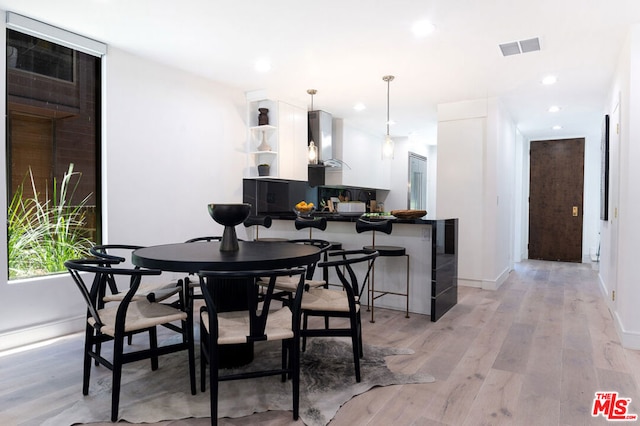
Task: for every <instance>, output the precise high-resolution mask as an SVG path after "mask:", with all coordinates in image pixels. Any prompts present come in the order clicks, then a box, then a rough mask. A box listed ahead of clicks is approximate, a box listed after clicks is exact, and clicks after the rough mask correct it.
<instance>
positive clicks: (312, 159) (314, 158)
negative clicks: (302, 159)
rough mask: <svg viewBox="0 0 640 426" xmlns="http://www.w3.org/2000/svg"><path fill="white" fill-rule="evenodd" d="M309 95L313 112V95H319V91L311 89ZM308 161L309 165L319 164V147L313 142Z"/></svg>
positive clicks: (310, 145)
mask: <svg viewBox="0 0 640 426" xmlns="http://www.w3.org/2000/svg"><path fill="white" fill-rule="evenodd" d="M307 93H308V94H310V95H311V109H310V110H309V111H313V95H315V94H316V93H318V91H317V90H316V89H309V90H307ZM307 159H308V161H309V164H318V147H317V146H316V144H315V142H313V141H309V147H308V151H307Z"/></svg>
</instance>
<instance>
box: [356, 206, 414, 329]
mask: <svg viewBox="0 0 640 426" xmlns="http://www.w3.org/2000/svg"><path fill="white" fill-rule="evenodd" d="M392 225H393V224H392V222H390V221H388V220H381V221H375V222H370V221H367V220H364V219H362V218H360V219H358V221H357V222H356V232H357V233H358V234H360V233H362V232H369V231H371V232H372V241H371V245H370V246H364V247H363V248H364V249H366V250H376V251H377V252H378V253H379V255H380V257H400V256H405V257H406V258H407V290H406V293H400V292H395V291H387V290H376V289H375V265H374V266H373V268H372V269H371V280H369V282H370V288H369V289H368V290H367V293H368V294H369V300H370V301H369V305H370V307H371V322H375V319H374V309H375V307H374V305H375V304H374V301H375V299H377V298H379V297H382V296H386V295H387V294H394V295H397V296H404V297H405V298H406V299H407V308H406V315H405V318H409V255H408V254H407V249H406V248H405V247H401V246H387V245H376V231H377V232H384V233H385V234H387V235H389V234H391V229H392Z"/></svg>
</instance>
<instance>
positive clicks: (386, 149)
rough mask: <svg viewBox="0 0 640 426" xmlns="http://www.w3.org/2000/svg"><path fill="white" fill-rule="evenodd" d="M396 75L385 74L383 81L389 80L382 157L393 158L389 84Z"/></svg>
mask: <svg viewBox="0 0 640 426" xmlns="http://www.w3.org/2000/svg"><path fill="white" fill-rule="evenodd" d="M394 78H395V77H394V76H392V75H385V76H383V77H382V80H383V81H386V82H387V135H386V136H385V138H384V142H383V143H382V159H383V160H385V159H393V151H394V147H393V139H391V136H389V86H390V83H391V82H392V81H393V79H394Z"/></svg>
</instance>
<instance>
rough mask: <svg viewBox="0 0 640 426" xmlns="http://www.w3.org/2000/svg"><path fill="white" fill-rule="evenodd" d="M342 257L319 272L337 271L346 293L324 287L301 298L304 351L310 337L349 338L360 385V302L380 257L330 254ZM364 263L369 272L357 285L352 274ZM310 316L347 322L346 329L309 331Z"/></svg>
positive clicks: (324, 264)
mask: <svg viewBox="0 0 640 426" xmlns="http://www.w3.org/2000/svg"><path fill="white" fill-rule="evenodd" d="M333 256H340V259H338V260H330V261H328V262H321V263H318V267H319V268H325V267H326V268H331V267H334V268H335V271H336V274H337V275H338V278H339V280H340V282H341V283H342V288H343V290H333V289H327V288H324V287H316V288H311V289H309V290H308V291H305V292H304V294H303V297H302V304H301V309H302V329H301V330H300V335H301V336H302V351H304V350H305V348H306V339H307V337H329V336H335V337H340V336H346V337H351V342H352V346H353V363H354V366H355V373H356V381H357V382H360V358H362V356H363V351H362V320H361V318H360V298H361V297H362V292H363V290H364V288H365V286H366V284H367V282H368V280H369V273H370V272H371V268H372V267H373V264H374V262H375V259H376V258H377V257H378V252H377V251H375V250H364V249H363V250H343V251H337V252H331V253H329V257H333ZM359 263H362V264H363V265H364V267H365V268H366V274H364V276H363V279H362V281H358V277H357V274H356V273H355V271H354V270H353V266H354V265H355V264H359ZM311 316H318V317H325V319H326V318H346V319H348V320H349V324H348V326H347V327H340V326H338V327H336V326H335V321H334V322H333V326H331V327H327V323H326V321H325V328H309V324H308V319H309V317H311Z"/></svg>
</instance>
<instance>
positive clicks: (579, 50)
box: [0, 0, 640, 142]
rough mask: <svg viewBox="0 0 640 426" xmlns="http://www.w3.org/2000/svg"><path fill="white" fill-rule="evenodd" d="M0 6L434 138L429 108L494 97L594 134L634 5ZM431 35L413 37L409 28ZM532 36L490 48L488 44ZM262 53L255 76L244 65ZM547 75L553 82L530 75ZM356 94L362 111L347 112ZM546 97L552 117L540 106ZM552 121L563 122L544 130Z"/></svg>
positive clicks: (399, 132) (95, 0)
mask: <svg viewBox="0 0 640 426" xmlns="http://www.w3.org/2000/svg"><path fill="white" fill-rule="evenodd" d="M0 8H2V9H4V10H10V11H13V12H16V13H20V14H23V15H25V16H29V17H31V18H34V19H38V20H41V21H43V22H46V23H49V24H52V25H56V26H59V27H62V28H64V29H67V30H70V31H73V32H76V33H78V34H81V35H84V36H87V37H91V38H94V39H96V40H99V41H102V42H105V43H107V44H108V45H111V46H114V47H118V48H120V49H124V50H127V51H130V52H133V53H135V54H138V55H141V56H144V57H148V58H150V59H153V60H156V61H158V62H161V63H165V64H168V65H172V66H175V67H178V68H181V69H185V70H188V71H191V72H194V73H197V74H200V75H203V76H205V77H207V78H210V79H213V80H216V81H219V82H222V83H225V84H229V85H232V86H235V87H238V88H240V89H242V90H244V91H252V90H261V89H264V90H266V92H267V94H268V96H269V97H271V98H275V99H282V100H289V101H292V102H296V103H301V104H303V105H307V106H308V107H309V106H310V100H311V97H310V96H309V95H308V94H307V89H311V88H313V89H317V90H318V93H317V95H316V96H315V97H314V107H315V109H322V110H325V111H328V112H330V113H332V114H333V116H334V117H341V118H344V119H345V120H351V121H352V122H353V123H354V124H355V125H358V126H360V127H363V128H364V129H366V130H369V131H371V132H372V133H379V134H380V135H383V134H384V133H385V131H386V96H387V86H386V83H385V82H384V81H382V76H383V75H387V74H392V75H394V76H395V80H394V81H393V82H392V83H391V86H390V105H391V108H390V109H391V113H390V115H391V119H392V120H393V121H395V122H396V124H395V125H393V126H392V127H391V134H392V136H409V135H412V137H415V138H416V140H425V141H428V142H434V141H435V130H436V109H437V105H438V104H439V103H446V102H455V101H462V100H470V99H478V98H486V97H499V98H500V99H502V102H503V103H504V105H505V106H506V108H507V109H508V110H509V111H510V113H511V115H512V117H513V119H514V121H515V122H516V123H517V126H518V128H519V129H520V130H521V132H522V133H523V134H524V135H525V136H527V137H529V138H533V139H538V138H561V137H573V136H581V135H586V134H589V133H591V134H593V132H599V129H600V126H601V122H602V114H603V113H604V112H605V110H604V109H605V106H606V102H607V93H608V91H609V89H610V84H611V79H612V75H613V72H614V68H615V65H616V63H617V62H618V56H619V54H620V51H621V47H622V44H623V42H624V40H625V37H626V35H627V32H628V30H629V27H630V25H632V24H634V23H638V22H640V1H639V0H608V1H606V2H605V1H602V0H322V1H314V2H311V1H301V0H270V1H248V0H133V1H132V0H55V1H52V0H0ZM419 19H429V20H430V21H431V22H432V23H433V24H434V25H435V26H436V30H435V32H433V33H432V34H431V35H430V36H429V37H427V38H424V39H415V38H414V37H413V35H412V33H411V31H410V27H411V25H412V24H413V23H414V22H415V21H416V20H419ZM533 37H539V38H540V42H541V50H540V51H538V52H531V53H526V54H521V55H515V56H508V57H503V56H502V54H501V52H500V49H499V47H498V44H500V43H505V42H512V41H517V40H523V39H528V38H533ZM260 58H268V59H270V61H271V63H272V69H271V71H270V72H268V73H264V74H260V73H258V72H256V71H255V70H254V63H255V61H256V60H258V59H260ZM547 74H555V75H557V77H558V82H557V83H556V84H555V85H553V86H543V85H541V84H540V80H541V79H542V78H543V77H544V76H545V75H547ZM357 102H362V103H364V104H365V105H366V107H367V108H366V109H365V110H364V111H361V112H357V111H355V110H354V109H353V106H354V105H355V104H356V103H357ZM551 105H559V106H560V107H561V110H560V112H558V113H555V114H550V113H548V112H547V109H548V107H549V106H551ZM555 124H560V125H562V126H563V129H562V130H560V131H552V130H551V127H552V126H553V125H555Z"/></svg>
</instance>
